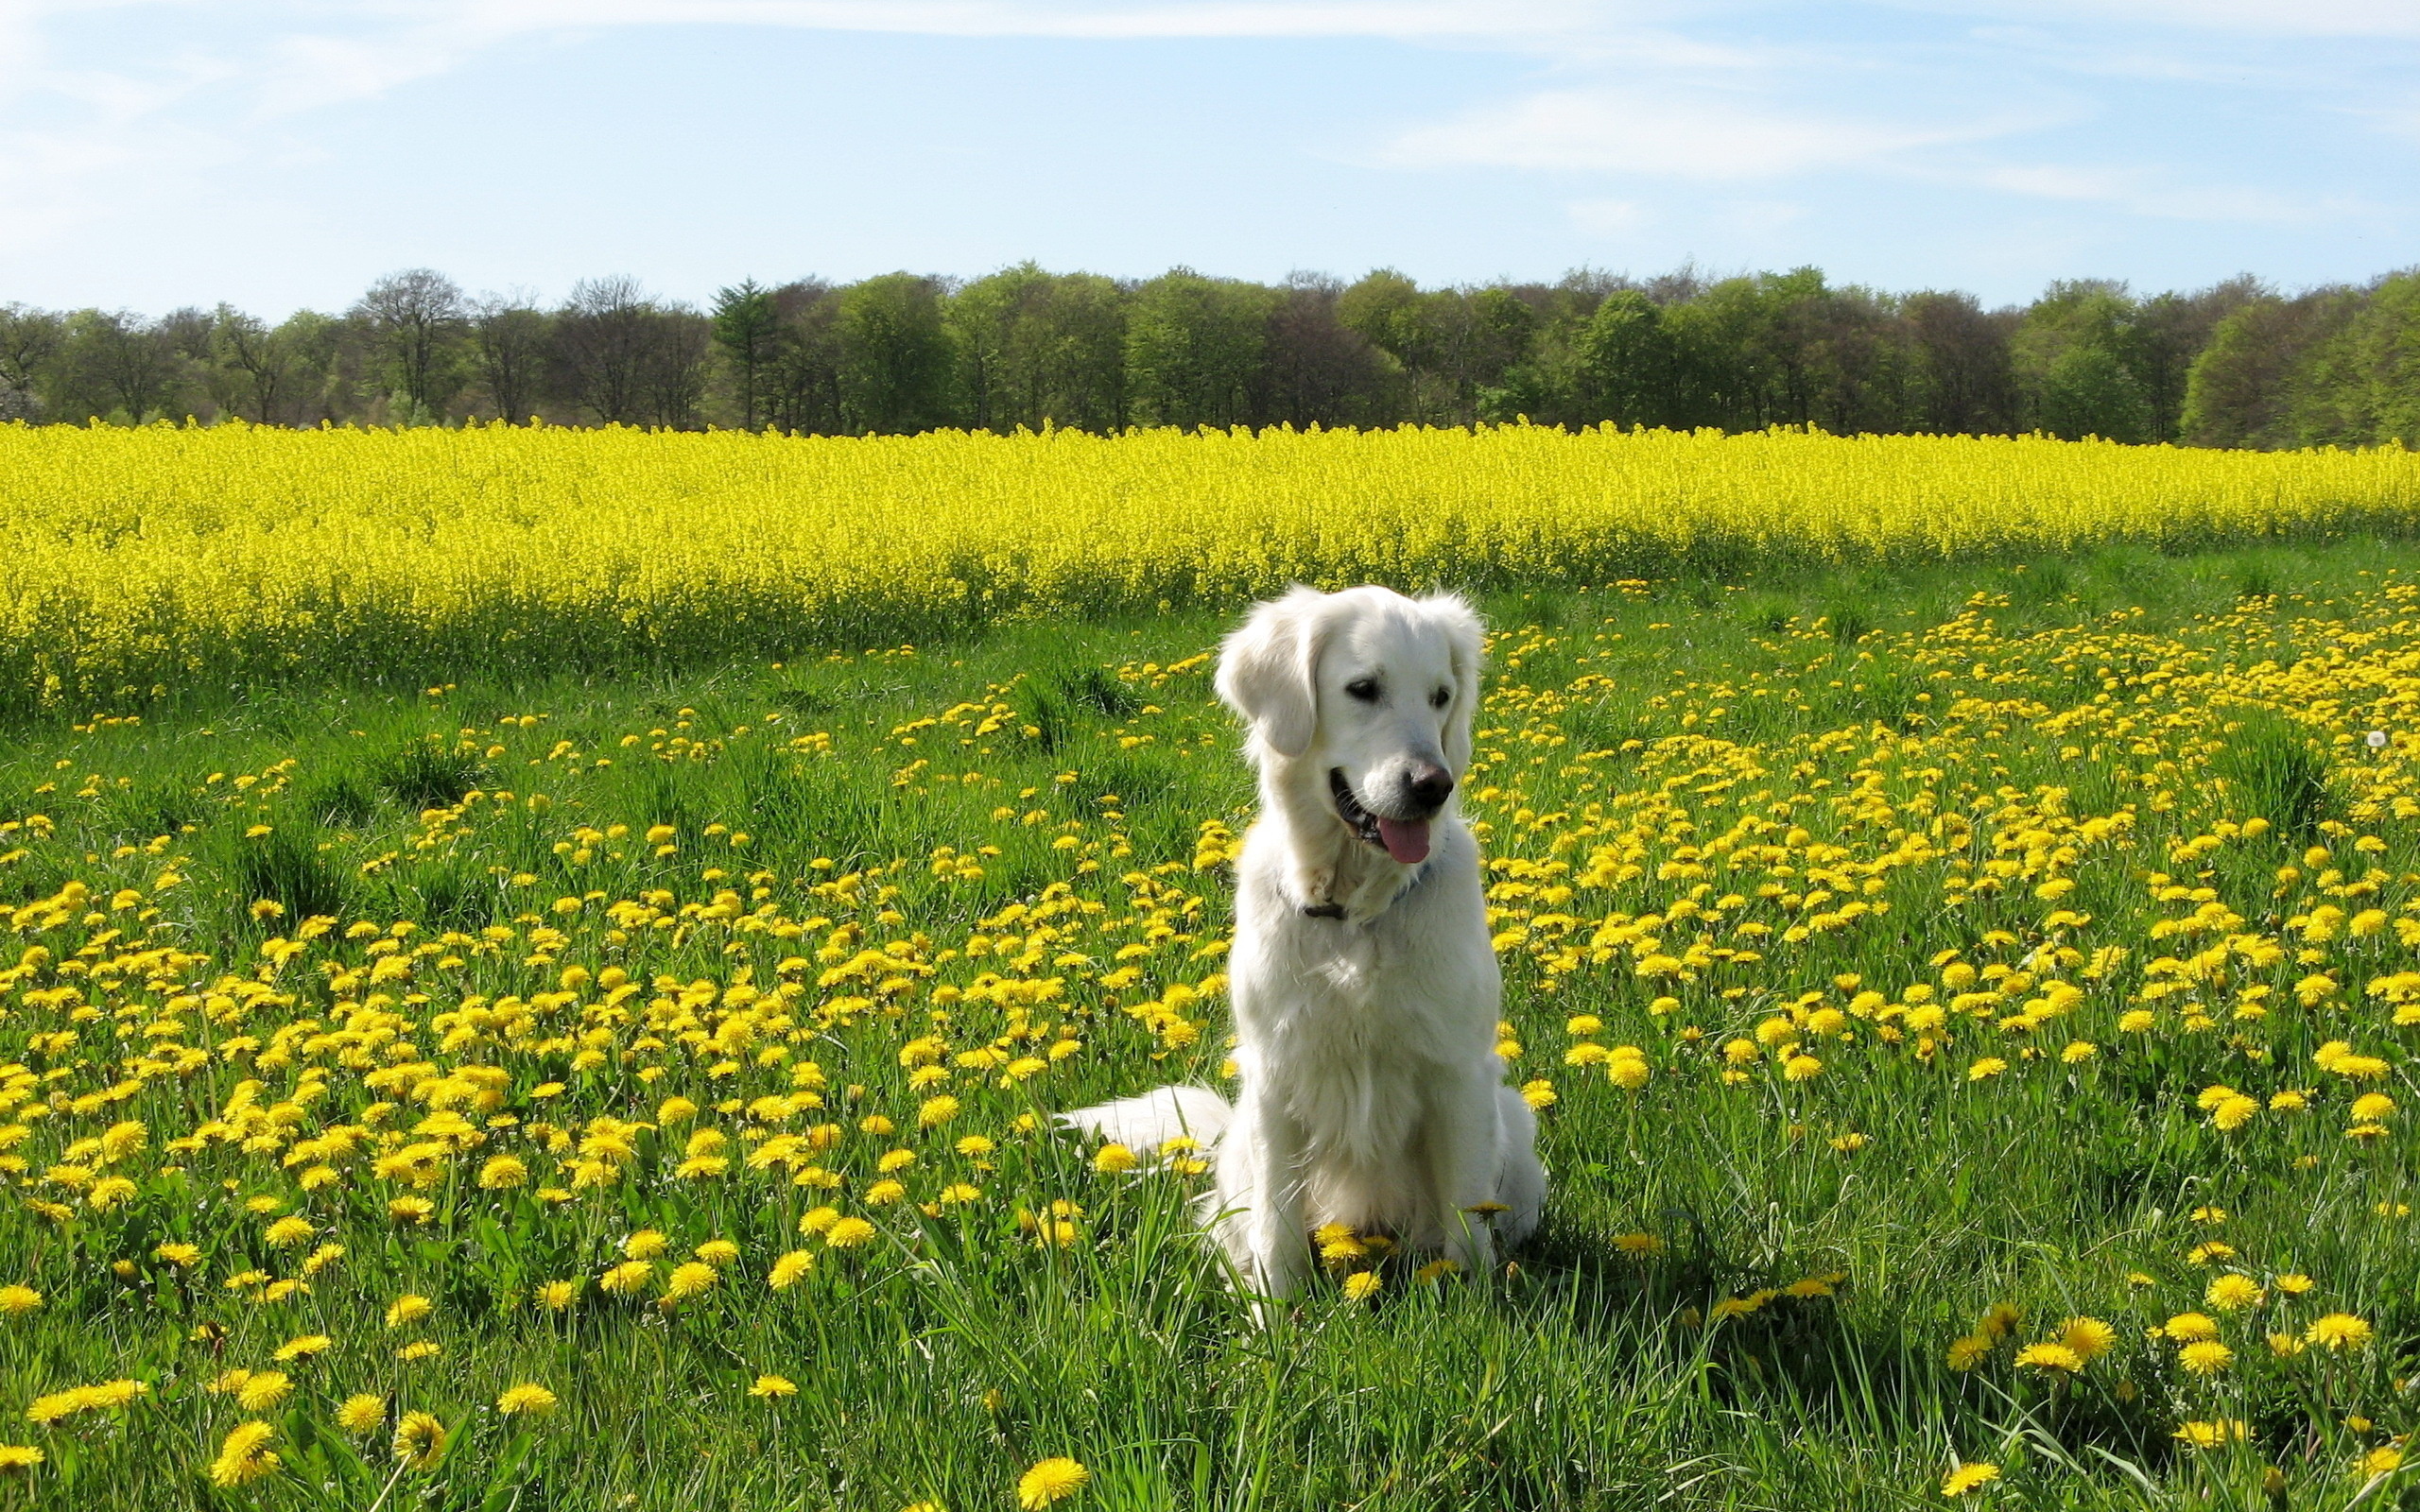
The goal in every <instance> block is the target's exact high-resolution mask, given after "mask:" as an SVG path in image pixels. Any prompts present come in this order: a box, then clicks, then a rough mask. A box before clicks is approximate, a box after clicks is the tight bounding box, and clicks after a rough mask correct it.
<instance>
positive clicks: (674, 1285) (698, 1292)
mask: <svg viewBox="0 0 2420 1512" xmlns="http://www.w3.org/2000/svg"><path fill="white" fill-rule="evenodd" d="M717 1280H719V1278H718V1277H717V1276H716V1274H715V1268H714V1267H713V1266H712V1265H707V1264H701V1263H699V1262H697V1261H694V1260H693V1261H690V1262H688V1263H685V1264H681V1265H676V1266H674V1267H673V1268H672V1274H671V1275H670V1276H669V1277H666V1279H665V1282H664V1297H663V1301H664V1304H665V1305H666V1307H671V1306H674V1305H677V1304H679V1303H682V1302H685V1301H688V1300H689V1299H690V1298H691V1297H702V1296H704V1295H705V1294H706V1292H708V1291H709V1290H711V1289H712V1288H713V1286H714V1284H715V1282H716V1281H717Z"/></svg>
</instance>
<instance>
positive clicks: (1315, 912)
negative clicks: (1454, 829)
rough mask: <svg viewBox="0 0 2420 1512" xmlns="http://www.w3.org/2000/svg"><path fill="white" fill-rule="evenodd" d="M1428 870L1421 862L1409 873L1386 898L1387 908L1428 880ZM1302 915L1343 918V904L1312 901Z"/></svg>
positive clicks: (1408, 895) (1380, 911) (1315, 917)
mask: <svg viewBox="0 0 2420 1512" xmlns="http://www.w3.org/2000/svg"><path fill="white" fill-rule="evenodd" d="M1428 871H1429V868H1428V867H1427V865H1426V863H1423V864H1422V865H1421V867H1420V869H1419V870H1417V871H1415V872H1413V873H1412V874H1411V880H1410V881H1409V882H1408V883H1405V884H1404V885H1402V886H1401V887H1399V888H1397V889H1396V890H1395V895H1394V896H1393V897H1392V898H1390V899H1388V900H1387V908H1392V907H1393V906H1394V905H1395V904H1397V903H1399V902H1403V901H1404V900H1405V899H1407V898H1409V897H1410V896H1411V895H1412V893H1413V891H1414V890H1416V889H1417V888H1418V887H1419V886H1420V885H1421V884H1422V883H1424V882H1426V881H1427V880H1428ZM1386 911H1387V910H1386V908H1381V909H1379V910H1378V912H1379V913H1385V912H1386ZM1303 917H1304V918H1305V919H1338V920H1341V919H1343V918H1344V905H1343V904H1342V903H1313V904H1310V905H1308V906H1306V907H1305V908H1304V909H1303Z"/></svg>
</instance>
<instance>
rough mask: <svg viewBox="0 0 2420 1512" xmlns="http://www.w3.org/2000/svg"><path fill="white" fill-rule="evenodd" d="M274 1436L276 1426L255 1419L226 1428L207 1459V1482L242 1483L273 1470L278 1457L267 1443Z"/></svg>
mask: <svg viewBox="0 0 2420 1512" xmlns="http://www.w3.org/2000/svg"><path fill="white" fill-rule="evenodd" d="M276 1437H277V1430H276V1429H274V1428H272V1427H270V1426H269V1425H268V1424H267V1423H265V1422H260V1421H257V1420H255V1421H252V1422H248V1423H238V1424H236V1425H235V1426H234V1427H233V1428H232V1429H229V1430H228V1432H227V1436H226V1438H225V1439H224V1440H223V1441H221V1443H220V1444H219V1446H218V1457H217V1458H216V1459H214V1460H212V1461H211V1462H210V1484H211V1485H213V1486H243V1485H245V1484H247V1483H249V1482H251V1481H256V1480H259V1479H260V1478H261V1477H262V1476H264V1475H267V1474H269V1473H270V1472H272V1471H274V1470H275V1469H277V1467H278V1463H279V1461H278V1457H277V1455H276V1454H275V1453H274V1452H272V1451H271V1450H270V1449H269V1447H268V1446H269V1444H270V1442H271V1441H272V1440H274V1439H275V1438H276Z"/></svg>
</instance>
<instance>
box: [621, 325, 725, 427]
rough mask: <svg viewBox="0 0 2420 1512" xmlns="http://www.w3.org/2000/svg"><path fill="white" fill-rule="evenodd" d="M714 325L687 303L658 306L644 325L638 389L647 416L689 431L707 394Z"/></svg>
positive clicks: (659, 422)
mask: <svg viewBox="0 0 2420 1512" xmlns="http://www.w3.org/2000/svg"><path fill="white" fill-rule="evenodd" d="M713 332H714V323H713V321H712V320H710V319H709V318H706V317H705V316H702V315H700V314H699V313H698V312H697V311H696V310H693V309H691V308H690V307H689V306H687V305H685V304H669V305H659V306H657V307H655V308H653V309H651V310H649V311H648V318H647V320H646V322H645V324H643V325H642V326H641V328H640V335H641V337H642V341H643V346H642V349H641V352H642V354H641V358H640V364H639V391H640V395H641V397H642V398H643V400H644V401H645V403H646V405H647V411H648V419H649V420H651V421H654V422H655V423H656V424H658V425H670V426H673V427H676V428H678V429H681V430H688V429H691V428H693V427H695V426H696V425H697V423H698V405H699V404H700V401H702V400H703V399H704V398H705V397H706V349H707V345H708V343H709V342H710V341H711V340H712V338H713Z"/></svg>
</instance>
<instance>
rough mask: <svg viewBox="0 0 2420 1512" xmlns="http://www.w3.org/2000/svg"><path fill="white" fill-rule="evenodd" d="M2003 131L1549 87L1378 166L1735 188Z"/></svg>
mask: <svg viewBox="0 0 2420 1512" xmlns="http://www.w3.org/2000/svg"><path fill="white" fill-rule="evenodd" d="M2010 129H2013V126H2012V123H2009V122H2006V121H1992V120H1969V121H1963V122H1960V123H1958V124H1955V125H1932V126H1911V125H1903V124H1895V123H1889V122H1878V121H1861V120H1856V119H1852V118H1849V117H1845V116H1838V115H1829V114H1824V113H1819V112H1788V111H1785V110H1782V109H1779V108H1776V107H1774V106H1772V105H1768V104H1764V103H1761V102H1759V101H1757V100H1756V99H1755V98H1754V97H1752V96H1748V95H1745V94H1717V93H1711V92H1703V91H1690V92H1681V91H1651V90H1645V89H1636V88H1621V87H1607V88H1600V89H1585V90H1555V91H1549V92H1546V93H1542V94H1532V95H1530V97H1529V98H1527V99H1523V100H1518V101H1515V102H1513V103H1512V104H1510V105H1504V106H1496V107H1491V108H1488V109H1485V110H1480V111H1476V112H1471V113H1469V114H1467V115H1464V116H1462V117H1461V118H1460V119H1458V120H1454V121H1448V122H1443V123H1441V124H1439V125H1435V126H1426V127H1421V128H1418V129H1413V130H1410V131H1407V132H1405V133H1404V134H1402V135H1401V136H1399V137H1398V138H1396V140H1395V141H1394V143H1393V144H1392V146H1390V147H1389V149H1388V150H1387V152H1386V154H1385V157H1386V161H1388V162H1390V163H1395V164H1397V165H1401V166H1407V167H1441V166H1455V167H1461V166H1479V167H1505V168H1528V169H1536V170H1546V171H1558V172H1582V173H1616V174H1643V175H1652V176H1656V177H1663V178H1679V179H1695V180H1755V179H1776V178H1787V177H1789V176H1792V175H1795V174H1802V173H1806V172H1809V171H1811V170H1815V169H1821V168H1838V167H1848V166H1858V165H1868V164H1874V163H1882V162H1885V161H1887V160H1889V159H1890V158H1892V157H1893V156H1894V155H1896V154H1899V153H1903V152H1907V151H1909V150H1910V149H1913V148H1918V147H1927V146H1945V145H1948V144H1951V143H1958V142H1970V141H1976V140H1979V139H1981V138H1984V137H1990V136H1997V135H2000V134H2002V133H2004V132H2006V131H2008V130H2010Z"/></svg>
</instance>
